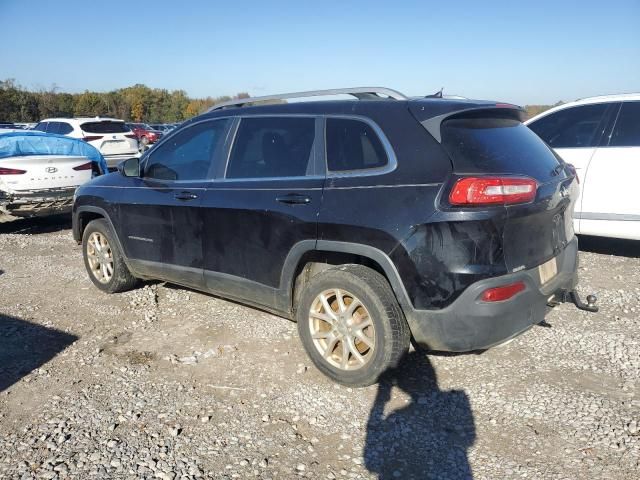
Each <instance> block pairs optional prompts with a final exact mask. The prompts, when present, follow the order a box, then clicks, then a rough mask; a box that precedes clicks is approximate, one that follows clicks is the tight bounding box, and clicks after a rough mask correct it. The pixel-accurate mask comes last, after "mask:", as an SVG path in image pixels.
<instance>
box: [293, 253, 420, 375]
mask: <svg viewBox="0 0 640 480" xmlns="http://www.w3.org/2000/svg"><path fill="white" fill-rule="evenodd" d="M322 296H324V299H325V301H323V300H322ZM340 298H342V302H340ZM353 305H356V307H355V309H353V310H354V311H353V312H352V313H350V310H351V309H350V307H352V306H353ZM343 307H344V308H343ZM327 308H331V309H332V311H333V317H332V316H331V315H327ZM338 312H342V315H343V316H342V319H341V315H338ZM296 320H297V322H298V333H299V335H300V340H301V341H302V345H303V346H304V348H305V350H306V352H307V354H308V355H309V358H310V359H311V361H312V362H313V363H314V365H315V366H316V367H317V368H318V370H320V371H321V372H322V373H323V374H325V375H326V376H327V377H329V378H331V379H332V380H334V381H335V382H337V383H340V384H342V385H347V386H350V387H365V386H367V385H371V384H372V383H375V382H376V381H378V379H379V378H380V376H381V375H382V374H383V373H384V372H385V371H387V370H388V369H391V368H394V367H396V366H397V365H398V363H399V361H400V359H401V358H402V357H403V356H404V355H405V354H406V353H407V351H408V349H409V338H410V336H411V334H410V331H409V326H408V325H407V322H406V320H405V318H404V315H403V313H402V310H401V309H400V306H399V305H398V301H397V300H396V298H395V295H394V294H393V291H392V290H391V287H390V285H389V283H388V282H387V280H386V279H385V278H384V277H383V276H382V275H380V274H379V273H378V272H376V271H374V270H372V269H370V268H367V267H363V266H362V265H342V266H339V267H333V268H330V269H327V270H324V271H322V272H320V273H318V274H317V275H315V276H313V277H312V278H311V279H310V280H309V282H308V284H307V285H306V286H305V287H304V290H303V291H302V294H301V295H300V300H299V302H298V305H297V308H296ZM364 325H369V326H366V327H364V328H363V326H364ZM314 337H315V338H314ZM338 337H340V338H341V339H338V340H336V338H338ZM363 337H366V339H365V338H363ZM345 340H346V341H345ZM364 340H366V342H365V341H364ZM332 344H333V347H332ZM345 352H347V356H346V358H347V360H346V362H345V360H344V359H345V355H344V354H345ZM356 353H357V354H356ZM359 357H362V358H359ZM363 360H364V362H363Z"/></svg>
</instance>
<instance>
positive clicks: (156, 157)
mask: <svg viewBox="0 0 640 480" xmlns="http://www.w3.org/2000/svg"><path fill="white" fill-rule="evenodd" d="M228 126H229V122H228V121H227V120H213V121H212V120H209V121H203V122H199V123H196V124H194V125H191V126H189V127H187V128H185V129H183V130H182V131H181V132H178V133H177V134H176V135H174V136H173V137H172V138H171V139H170V140H169V141H167V142H164V143H163V144H161V145H158V147H157V148H156V149H154V150H153V151H152V152H150V153H149V155H147V157H146V159H145V161H144V162H143V171H142V175H141V176H140V177H139V178H131V179H128V180H129V181H130V183H129V185H127V186H126V188H122V189H121V201H120V206H119V214H120V222H119V228H120V229H121V231H120V232H119V237H120V239H121V241H122V243H123V245H124V248H125V253H126V255H127V257H128V258H129V259H130V260H131V262H132V264H134V266H135V269H136V270H137V271H139V272H140V273H143V274H146V275H149V276H151V277H155V278H163V279H166V280H171V281H175V282H177V283H180V284H182V285H189V286H193V287H198V288H200V287H202V268H203V263H202V262H203V256H202V212H201V210H200V206H201V203H202V197H203V193H204V191H205V187H206V185H207V183H208V181H209V179H210V178H211V175H212V164H213V162H212V160H213V159H215V158H216V156H217V155H220V150H221V149H222V148H224V140H225V138H226V136H227V133H228Z"/></svg>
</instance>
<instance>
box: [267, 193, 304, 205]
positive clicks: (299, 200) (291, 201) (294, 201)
mask: <svg viewBox="0 0 640 480" xmlns="http://www.w3.org/2000/svg"><path fill="white" fill-rule="evenodd" d="M276 201H277V202H280V203H286V204H288V205H306V204H307V203H311V197H308V196H306V195H301V194H299V193H288V194H286V195H280V196H278V197H276Z"/></svg>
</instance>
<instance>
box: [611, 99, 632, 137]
mask: <svg viewBox="0 0 640 480" xmlns="http://www.w3.org/2000/svg"><path fill="white" fill-rule="evenodd" d="M609 146H610V147H640V102H625V103H623V104H622V109H621V110H620V115H618V120H616V126H615V128H614V129H613V134H612V135H611V141H610V142H609Z"/></svg>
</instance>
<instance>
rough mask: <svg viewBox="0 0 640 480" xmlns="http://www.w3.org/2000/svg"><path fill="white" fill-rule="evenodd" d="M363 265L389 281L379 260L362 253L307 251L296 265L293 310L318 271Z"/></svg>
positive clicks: (292, 299) (292, 295)
mask: <svg viewBox="0 0 640 480" xmlns="http://www.w3.org/2000/svg"><path fill="white" fill-rule="evenodd" d="M347 264H351V265H363V266H365V267H369V268H371V269H372V270H375V271H376V272H378V273H379V274H380V275H382V276H383V277H384V278H386V279H387V281H389V279H388V278H387V274H386V272H385V271H384V269H383V268H382V267H381V266H380V264H379V263H378V262H376V261H375V260H372V259H370V258H369V257H364V256H362V255H355V254H351V253H343V252H330V251H322V250H313V251H311V252H306V253H305V254H304V255H303V256H302V258H301V259H300V261H299V262H298V266H297V267H296V270H295V274H294V281H293V285H292V289H293V291H292V294H291V301H292V305H291V307H292V308H291V310H292V311H293V312H294V313H295V308H296V305H297V304H298V298H299V296H300V293H301V292H302V291H303V290H304V287H305V285H306V284H307V283H308V282H309V280H310V279H311V278H312V277H313V276H314V275H317V274H318V273H320V272H322V271H324V270H327V269H328V268H331V267H335V266H337V265H347Z"/></svg>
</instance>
